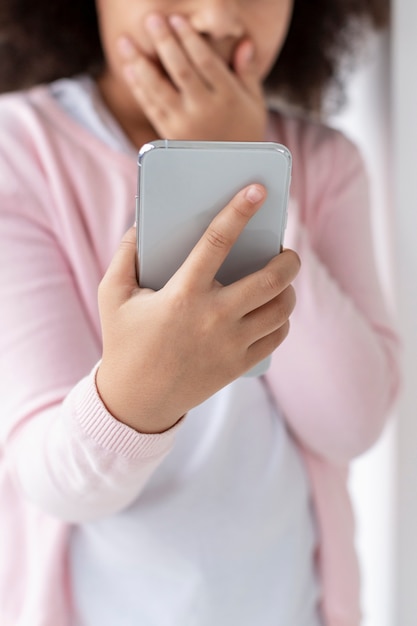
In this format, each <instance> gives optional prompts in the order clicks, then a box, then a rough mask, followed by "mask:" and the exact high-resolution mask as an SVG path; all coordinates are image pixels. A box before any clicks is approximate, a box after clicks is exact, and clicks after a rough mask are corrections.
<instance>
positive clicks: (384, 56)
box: [330, 5, 417, 626]
mask: <svg viewBox="0 0 417 626" xmlns="http://www.w3.org/2000/svg"><path fill="white" fill-rule="evenodd" d="M416 6H417V5H416ZM389 58H390V46H389V37H388V34H384V35H382V36H378V37H373V38H371V40H370V41H369V46H368V47H367V50H366V54H365V55H364V57H363V59H361V63H360V65H359V67H358V71H357V72H356V73H355V74H354V75H353V76H352V77H351V79H350V80H349V89H348V96H349V101H348V106H347V108H346V109H344V110H343V112H342V114H341V115H339V116H337V117H335V118H333V119H331V120H330V121H331V123H332V124H333V125H335V126H337V127H339V128H342V129H343V130H344V131H345V132H346V133H347V134H348V135H349V136H350V137H351V138H352V139H353V140H354V141H355V142H356V143H357V144H358V145H359V147H360V149H361V151H362V154H363V156H364V158H365V161H366V165H367V168H368V171H369V175H370V179H371V199H372V208H373V223H374V233H375V245H376V251H377V259H378V264H379V268H380V274H381V280H382V281H383V286H384V289H385V291H386V295H387V298H388V299H389V301H390V302H391V303H392V302H393V301H394V293H395V292H394V290H393V285H394V284H395V281H394V278H393V271H392V267H393V249H392V248H393V246H392V241H393V238H392V223H393V221H394V216H393V203H392V202H391V191H392V177H391V172H392V167H393V159H392V154H391V153H392V150H391V147H390V80H389V78H390V74H389ZM395 467H396V423H395V421H394V420H391V422H390V424H389V426H388V427H387V429H386V431H385V433H384V435H383V437H382V439H381V440H380V441H379V442H378V444H377V445H376V446H374V448H373V449H372V450H370V451H369V452H368V453H367V454H365V455H364V456H363V457H361V458H360V459H358V460H357V461H356V462H355V463H354V464H353V468H352V475H351V480H350V488H351V493H352V497H353V502H354V508H355V513H356V519H357V547H358V552H359V557H360V564H361V572H362V605H363V611H364V621H363V626H400V625H401V626H405V623H404V624H403V623H402V622H400V621H398V620H397V619H396V615H395V612H396V607H395V580H396V579H395V563H396V552H395V545H396V536H397V527H396V516H395V498H396V492H395ZM415 624H417V620H416V622H415ZM415 624H414V626H415Z"/></svg>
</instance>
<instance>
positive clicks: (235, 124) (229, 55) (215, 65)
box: [97, 0, 293, 147]
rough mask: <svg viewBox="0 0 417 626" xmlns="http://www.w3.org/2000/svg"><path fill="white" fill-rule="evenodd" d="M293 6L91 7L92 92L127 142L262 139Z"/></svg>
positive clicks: (128, 0)
mask: <svg viewBox="0 0 417 626" xmlns="http://www.w3.org/2000/svg"><path fill="white" fill-rule="evenodd" d="M292 5H293V0H256V1H255V0H134V1H133V2H132V0H97V11H98V16H99V26H100V33H101V39H102V45H103V49H104V54H105V57H106V59H107V67H106V70H105V71H104V73H103V75H102V77H101V79H100V81H99V87H100V89H101V91H102V94H103V96H104V98H105V100H106V101H107V103H108V105H109V107H110V109H111V110H112V111H113V113H114V114H115V116H116V118H117V119H119V121H120V122H121V124H122V126H123V127H124V129H125V131H126V132H127V134H128V136H129V137H130V138H131V140H132V141H133V143H134V144H135V145H136V146H137V147H140V146H141V145H142V144H143V143H144V142H145V141H147V140H148V139H149V138H152V139H155V137H163V138H167V139H190V140H192V139H205V140H224V141H228V140H230V141H233V140H235V141H245V140H246V141H262V140H263V138H264V133H265V124H266V107H265V101H264V97H263V90H262V81H263V79H264V78H265V76H266V75H267V74H268V72H269V70H270V69H271V67H272V65H273V63H274V61H275V59H276V57H277V55H278V54H279V51H280V49H281V47H282V45H283V43H284V40H285V37H286V34H287V30H288V27H289V24H290V20H291V14H292Z"/></svg>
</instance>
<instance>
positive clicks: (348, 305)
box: [268, 225, 399, 462]
mask: <svg viewBox="0 0 417 626" xmlns="http://www.w3.org/2000/svg"><path fill="white" fill-rule="evenodd" d="M297 249H298V251H299V254H300V256H301V259H302V269H301V271H300V274H299V277H298V278H297V280H296V283H295V287H296V292H297V306H296V309H295V311H294V313H293V316H292V318H291V329H290V333H289V336H288V338H287V340H286V341H285V342H284V344H283V345H282V346H281V348H280V350H279V351H277V352H276V353H275V354H274V356H273V365H272V367H271V370H270V372H269V374H268V380H269V382H270V384H271V387H272V389H273V391H274V393H275V395H276V397H277V399H278V402H279V403H280V406H281V408H282V409H283V411H284V413H285V415H286V418H287V420H288V422H289V425H290V427H291V429H292V430H293V431H294V432H295V434H296V435H297V437H298V438H299V439H300V440H301V441H302V442H304V443H305V444H306V445H307V446H308V447H309V448H311V449H313V450H314V451H315V452H317V453H318V454H320V455H322V456H325V457H327V458H329V459H332V460H334V461H337V462H342V461H347V460H349V459H350V458H352V457H354V456H356V455H358V454H361V453H362V452H363V451H365V450H366V449H367V448H368V447H369V446H370V445H371V444H372V443H373V442H374V441H375V440H376V438H377V437H378V435H379V434H380V432H381V430H382V428H383V426H384V423H385V419H386V417H387V414H388V410H389V407H390V405H391V403H392V401H393V399H394V398H395V396H396V393H397V388H398V378H399V375H398V339H397V337H396V334H395V332H394V331H393V330H392V327H391V325H390V322H389V320H388V319H385V317H384V315H382V316H381V312H380V311H379V312H378V317H377V318H376V319H373V318H372V315H370V314H369V313H368V314H365V312H364V311H363V310H360V309H359V308H358V306H357V305H356V303H355V302H354V301H353V299H352V297H351V295H350V294H348V293H346V292H345V291H344V290H342V288H341V287H340V285H339V284H338V282H337V281H336V280H335V279H334V278H333V277H332V276H331V275H330V272H329V270H328V269H327V267H326V266H325V265H324V264H323V263H322V262H321V260H320V259H319V258H318V256H317V254H316V253H315V252H314V250H313V249H312V246H311V245H310V242H309V238H308V236H307V233H306V231H305V230H304V228H303V227H302V226H301V225H298V236H297Z"/></svg>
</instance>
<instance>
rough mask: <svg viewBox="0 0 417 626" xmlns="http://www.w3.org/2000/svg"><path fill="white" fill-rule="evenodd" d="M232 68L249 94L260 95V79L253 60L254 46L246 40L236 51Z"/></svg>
mask: <svg viewBox="0 0 417 626" xmlns="http://www.w3.org/2000/svg"><path fill="white" fill-rule="evenodd" d="M234 68H235V72H236V74H237V76H238V77H239V78H240V80H241V81H242V83H243V84H244V86H245V87H246V88H247V89H248V91H249V92H250V93H253V94H254V95H259V94H260V93H261V90H262V88H261V79H260V76H259V72H258V67H257V63H256V58H255V46H254V45H253V43H252V41H250V40H249V39H246V40H245V41H243V42H242V43H241V44H240V45H239V46H238V47H237V49H236V52H235V59H234Z"/></svg>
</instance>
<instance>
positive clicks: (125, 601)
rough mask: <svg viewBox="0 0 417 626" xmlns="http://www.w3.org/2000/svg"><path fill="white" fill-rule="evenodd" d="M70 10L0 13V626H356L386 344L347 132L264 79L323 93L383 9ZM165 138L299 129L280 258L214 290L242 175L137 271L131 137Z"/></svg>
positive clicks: (148, 6) (275, 1)
mask: <svg viewBox="0 0 417 626" xmlns="http://www.w3.org/2000/svg"><path fill="white" fill-rule="evenodd" d="M61 4H62V6H60V5H59V3H57V2H53V3H51V2H49V0H38V2H36V3H35V2H33V1H31V2H29V1H26V2H25V1H23V2H22V1H20V2H17V0H2V7H1V10H0V48H1V49H0V55H1V68H0V83H1V87H2V90H3V91H8V92H11V93H7V94H5V95H3V96H2V97H1V99H0V127H1V132H0V137H1V141H0V163H1V166H0V198H1V200H0V211H1V221H0V237H1V241H0V255H1V258H0V267H1V273H0V277H1V286H0V292H1V324H0V329H1V331H0V336H1V343H0V355H1V357H0V358H1V368H0V395H1V402H2V417H1V430H0V434H1V439H0V441H1V457H0V460H1V464H0V467H1V473H0V494H1V495H0V497H1V515H0V525H1V528H0V554H1V566H0V623H1V625H2V626H214V625H215V626H253V625H254V624H256V625H258V624H259V625H261V626H357V625H358V624H359V621H360V611H359V602H358V597H359V586H358V572H357V562H356V558H355V552H354V548H353V532H354V531H353V523H352V513H351V509H350V505H349V499H348V494H347V488H346V479H347V469H348V464H349V461H350V460H351V459H352V458H354V457H355V456H357V455H359V454H361V453H362V452H363V451H364V450H366V449H367V448H368V447H369V446H370V445H372V443H373V442H374V441H375V440H376V438H377V437H378V435H379V434H380V432H381V429H382V428H383V425H384V420H385V418H386V415H387V412H388V410H389V408H390V406H391V404H392V401H393V399H394V398H395V395H396V392H397V381H398V357H397V350H398V342H397V337H396V334H395V332H394V331H393V328H392V325H391V322H390V319H389V316H388V314H387V309H386V306H385V304H384V301H383V298H382V295H381V290H380V286H379V283H378V279H377V273H376V270H375V264H374V258H373V252H372V237H371V231H370V220H369V206H368V191H367V181H366V176H365V174H364V169H363V165H362V161H361V159H360V157H359V155H358V153H357V150H356V149H355V148H354V147H353V146H352V144H351V143H350V142H348V141H347V140H346V139H345V138H344V137H343V136H342V135H341V134H339V133H338V132H335V131H333V130H330V129H329V128H326V127H325V126H323V125H321V124H319V123H313V122H312V121H308V119H307V118H306V119H304V120H303V119H302V117H300V116H299V115H297V116H296V115H290V114H288V113H287V114H286V113H284V112H283V110H281V111H275V112H272V111H268V109H267V104H266V102H267V100H266V95H265V94H268V95H269V94H273V93H274V94H278V95H279V97H280V99H281V101H282V102H284V101H285V102H287V103H288V102H290V103H292V104H296V105H297V110H300V107H303V108H304V109H305V110H306V111H308V110H313V109H317V108H318V107H319V106H320V104H321V102H322V99H323V97H324V93H325V88H327V87H328V86H329V85H330V84H334V78H335V77H337V74H336V67H337V61H338V59H339V58H340V55H341V52H342V51H343V50H344V48H345V44H346V43H347V42H348V40H349V37H350V34H351V32H352V31H351V29H350V28H349V25H350V24H360V22H361V21H362V20H365V19H367V18H369V17H371V16H372V15H373V13H372V11H373V10H371V8H370V7H369V6H368V3H367V2H366V1H365V0H363V1H361V0H356V1H352V2H347V3H345V2H339V1H336V0H333V1H332V2H327V1H324V0H314V1H312V0H258V1H257V2H248V1H247V0H174V1H173V0H170V1H168V0H140V1H139V0H138V1H136V2H132V1H131V0H97V2H96V5H94V4H93V0H83V1H82V2H79V3H77V2H70V3H68V2H62V3H61ZM370 4H371V3H370ZM372 5H373V3H372V4H371V6H372ZM36 83H39V84H41V83H42V84H41V85H40V86H33V85H35V84H36ZM23 87H24V88H25V89H24V90H23V89H22V88H23ZM158 137H162V138H169V139H188V140H194V139H204V140H227V141H229V140H231V141H238V140H249V141H252V140H253V141H261V140H271V141H279V142H281V143H283V144H285V145H287V146H288V147H289V148H290V150H291V152H292V154H293V183H292V188H291V200H290V207H289V218H288V227H287V233H286V246H288V248H289V249H287V250H286V251H284V252H283V253H282V254H281V255H279V256H278V257H277V258H275V259H272V260H271V262H270V263H269V264H268V265H267V267H266V268H265V269H263V270H262V271H260V272H258V273H256V274H254V275H252V276H249V277H247V278H245V279H243V280H241V281H239V282H237V283H235V284H233V285H230V286H228V287H223V286H222V285H220V284H219V283H217V282H216V281H215V279H214V276H215V275H216V272H217V269H218V267H219V266H220V265H221V263H222V261H223V260H224V258H225V256H226V255H227V253H228V251H229V250H230V247H231V245H232V244H233V242H234V241H235V240H236V239H237V237H238V236H239V233H240V232H241V231H242V229H243V228H244V226H245V224H246V223H247V221H248V220H249V219H250V217H251V215H253V213H254V212H255V211H256V210H257V209H258V208H259V207H260V206H261V204H262V200H263V199H264V198H265V194H266V191H265V189H264V188H263V187H262V186H260V185H258V184H256V181H254V184H253V185H251V186H250V187H249V188H247V189H244V190H242V191H241V192H240V193H238V194H237V195H236V197H235V198H233V199H232V200H231V202H230V204H228V205H227V206H226V207H225V208H224V210H223V211H221V212H220V213H219V215H218V217H217V218H216V219H215V220H214V222H213V223H212V225H211V226H210V228H209V229H208V231H207V232H206V233H205V235H204V236H203V237H202V239H201V240H200V242H199V243H198V244H197V245H196V247H195V249H194V250H193V252H192V253H191V254H190V256H189V257H188V259H187V260H186V262H185V263H184V265H183V266H182V267H181V268H180V270H179V271H178V272H177V273H176V274H175V275H174V277H173V278H172V280H170V281H169V282H168V284H167V285H166V287H164V288H163V289H161V290H160V291H158V292H152V291H151V290H146V289H141V288H140V287H139V286H138V284H137V282H136V275H135V232H134V230H135V229H134V228H129V227H130V226H131V225H132V223H133V221H134V212H133V206H134V194H135V185H136V153H137V150H138V148H139V147H140V146H141V145H142V144H144V143H145V142H147V141H149V140H152V139H155V138H158ZM161 184H163V181H162V182H161ZM126 230H127V233H126V234H125V235H124V236H123V233H124V232H125V231H126ZM120 240H122V243H121V244H120V245H119V242H120ZM291 249H294V250H295V251H297V253H298V255H299V257H300V258H301V262H302V268H301V270H300V272H299V273H298V269H299V261H298V256H297V254H296V253H295V252H293V251H292V250H291ZM297 273H298V275H297ZM296 275H297V277H296ZM295 277H296V279H295V282H294V285H295V291H296V293H297V305H296V306H295V309H294V312H293V314H292V316H291V330H290V332H289V334H288V337H287V338H286V339H285V341H283V340H284V338H285V337H286V335H287V332H288V317H289V316H290V314H291V312H292V311H293V308H294V302H295V297H294V291H293V288H292V286H291V282H292V281H293V280H294V278H295ZM97 290H98V302H99V305H98V307H97V304H96V302H97ZM281 342H282V343H281ZM280 344H281V345H280ZM278 346H279V347H278ZM276 348H277V349H276ZM275 349H276V350H275ZM272 351H274V353H273V359H272V365H271V367H270V369H269V371H268V373H267V374H266V375H265V376H263V377H259V378H248V377H242V374H243V373H244V372H245V371H247V370H249V369H250V368H251V367H252V366H253V365H254V364H255V363H257V362H258V361H260V360H261V359H262V358H264V357H265V356H266V355H267V354H269V353H271V352H272Z"/></svg>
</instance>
